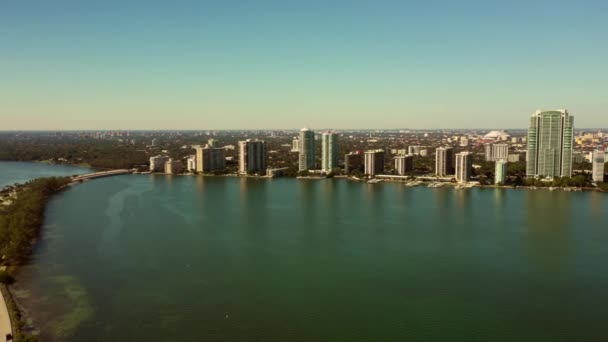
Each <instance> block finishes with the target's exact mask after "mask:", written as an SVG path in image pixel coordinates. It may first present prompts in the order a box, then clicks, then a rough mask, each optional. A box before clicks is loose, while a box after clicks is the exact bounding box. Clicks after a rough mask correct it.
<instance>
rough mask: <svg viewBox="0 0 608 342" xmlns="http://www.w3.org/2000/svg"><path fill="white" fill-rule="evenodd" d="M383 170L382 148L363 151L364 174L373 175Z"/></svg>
mask: <svg viewBox="0 0 608 342" xmlns="http://www.w3.org/2000/svg"><path fill="white" fill-rule="evenodd" d="M383 171H384V150H371V151H365V174H366V175H370V176H375V175H377V174H379V173H382V172H383Z"/></svg>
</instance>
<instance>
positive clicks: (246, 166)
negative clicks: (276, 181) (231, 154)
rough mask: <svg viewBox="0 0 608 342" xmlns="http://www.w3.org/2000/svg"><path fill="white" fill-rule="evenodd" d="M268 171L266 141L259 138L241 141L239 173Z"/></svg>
mask: <svg viewBox="0 0 608 342" xmlns="http://www.w3.org/2000/svg"><path fill="white" fill-rule="evenodd" d="M265 172H266V142H264V141H263V140H258V139H247V140H245V141H239V173H240V174H248V173H259V174H263V173H265Z"/></svg>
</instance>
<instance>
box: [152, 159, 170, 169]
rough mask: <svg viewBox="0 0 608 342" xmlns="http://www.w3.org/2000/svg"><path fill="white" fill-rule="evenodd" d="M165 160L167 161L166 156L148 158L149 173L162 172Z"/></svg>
mask: <svg viewBox="0 0 608 342" xmlns="http://www.w3.org/2000/svg"><path fill="white" fill-rule="evenodd" d="M167 160H169V157H167V156H154V157H150V172H164V171H165V163H166V162H167Z"/></svg>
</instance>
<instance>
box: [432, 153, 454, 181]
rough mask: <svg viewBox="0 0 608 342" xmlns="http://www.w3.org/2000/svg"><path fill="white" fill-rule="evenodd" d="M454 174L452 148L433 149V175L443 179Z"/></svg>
mask: <svg viewBox="0 0 608 342" xmlns="http://www.w3.org/2000/svg"><path fill="white" fill-rule="evenodd" d="M453 174H454V148H452V147H439V148H437V149H435V175H436V176H437V177H445V176H447V175H453Z"/></svg>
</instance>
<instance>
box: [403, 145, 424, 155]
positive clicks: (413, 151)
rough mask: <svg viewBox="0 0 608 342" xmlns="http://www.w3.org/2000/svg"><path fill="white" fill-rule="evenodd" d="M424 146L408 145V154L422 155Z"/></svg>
mask: <svg viewBox="0 0 608 342" xmlns="http://www.w3.org/2000/svg"><path fill="white" fill-rule="evenodd" d="M421 148H422V146H417V145H414V146H408V147H407V154H417V155H420V149H421Z"/></svg>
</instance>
